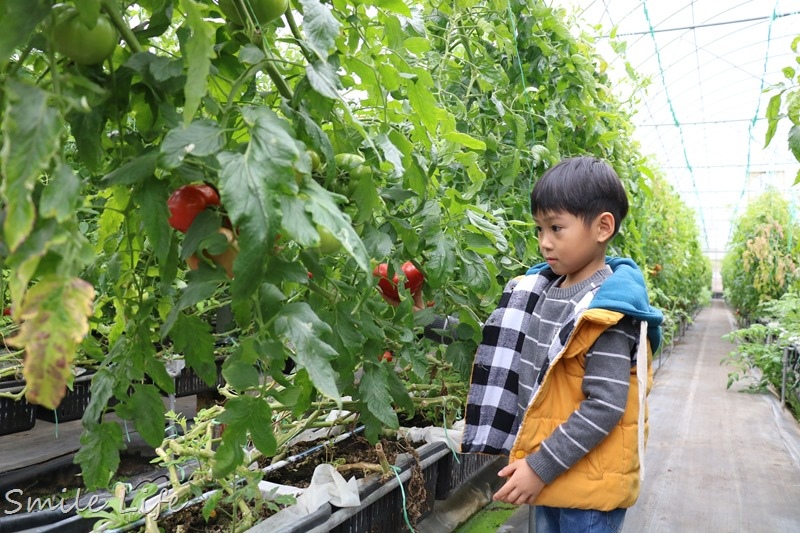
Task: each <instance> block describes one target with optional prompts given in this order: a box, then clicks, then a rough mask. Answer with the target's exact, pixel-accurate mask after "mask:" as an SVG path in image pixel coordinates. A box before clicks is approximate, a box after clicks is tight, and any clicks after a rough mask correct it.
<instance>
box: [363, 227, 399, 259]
mask: <svg viewBox="0 0 800 533" xmlns="http://www.w3.org/2000/svg"><path fill="white" fill-rule="evenodd" d="M364 246H365V247H366V248H367V250H368V252H369V254H370V256H372V257H388V256H389V255H390V254H391V253H392V239H391V237H389V236H388V235H387V234H385V233H384V232H382V231H380V230H379V229H376V228H374V227H372V226H364Z"/></svg>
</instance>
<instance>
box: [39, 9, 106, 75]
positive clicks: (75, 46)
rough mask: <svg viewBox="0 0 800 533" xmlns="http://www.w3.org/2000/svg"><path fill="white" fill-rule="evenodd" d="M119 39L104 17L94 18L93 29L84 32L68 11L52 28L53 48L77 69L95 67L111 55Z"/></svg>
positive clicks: (75, 12)
mask: <svg viewBox="0 0 800 533" xmlns="http://www.w3.org/2000/svg"><path fill="white" fill-rule="evenodd" d="M118 41H119V36H118V35H117V30H116V29H115V28H114V25H113V24H112V23H111V21H110V20H109V19H108V17H106V16H105V15H100V16H99V17H97V24H96V25H95V26H94V28H91V29H89V28H87V27H86V25H85V24H84V23H83V21H81V19H80V17H79V16H78V12H77V11H75V10H74V9H70V10H69V11H68V12H65V13H64V15H63V16H62V17H60V18H59V20H58V22H56V25H55V26H54V27H53V47H54V48H55V50H56V51H57V52H59V53H60V54H62V55H64V56H66V57H68V58H70V59H71V60H73V61H74V62H76V63H78V64H80V65H94V64H96V63H100V62H101V61H103V60H104V59H105V58H107V57H108V56H110V55H111V54H113V53H114V49H115V48H116V47H117V42H118Z"/></svg>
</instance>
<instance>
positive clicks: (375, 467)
mask: <svg viewBox="0 0 800 533" xmlns="http://www.w3.org/2000/svg"><path fill="white" fill-rule="evenodd" d="M350 470H366V471H368V472H380V473H382V474H385V473H386V472H385V471H384V469H383V467H382V466H381V465H379V464H375V463H352V464H346V465H337V466H336V471H337V472H348V471H350Z"/></svg>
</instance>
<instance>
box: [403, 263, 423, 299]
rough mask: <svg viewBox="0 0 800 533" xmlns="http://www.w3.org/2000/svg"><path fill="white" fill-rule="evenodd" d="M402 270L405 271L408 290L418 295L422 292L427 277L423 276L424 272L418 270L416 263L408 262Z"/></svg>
mask: <svg viewBox="0 0 800 533" xmlns="http://www.w3.org/2000/svg"><path fill="white" fill-rule="evenodd" d="M400 268H401V269H402V270H403V274H405V275H406V283H405V287H406V289H408V290H409V291H411V294H417V293H418V292H419V291H420V290H422V285H423V283H425V277H424V276H423V275H422V272H420V271H419V270H417V267H415V266H414V263H412V262H411V261H406V262H405V263H403V266H401V267H400Z"/></svg>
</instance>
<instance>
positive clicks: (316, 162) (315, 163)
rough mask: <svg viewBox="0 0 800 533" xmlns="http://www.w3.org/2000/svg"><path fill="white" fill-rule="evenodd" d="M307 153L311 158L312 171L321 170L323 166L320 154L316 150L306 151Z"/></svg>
mask: <svg viewBox="0 0 800 533" xmlns="http://www.w3.org/2000/svg"><path fill="white" fill-rule="evenodd" d="M306 152H307V153H308V157H310V158H311V170H314V171H316V170H319V167H320V165H321V164H322V160H321V159H320V158H319V154H318V153H317V152H316V151H315V150H311V149H308V150H306Z"/></svg>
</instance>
